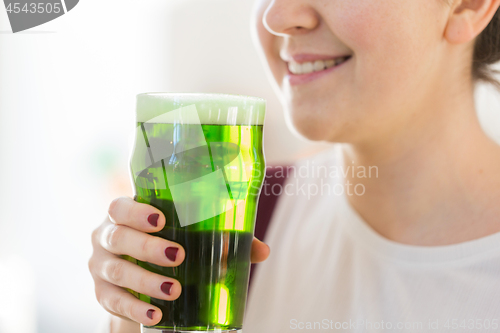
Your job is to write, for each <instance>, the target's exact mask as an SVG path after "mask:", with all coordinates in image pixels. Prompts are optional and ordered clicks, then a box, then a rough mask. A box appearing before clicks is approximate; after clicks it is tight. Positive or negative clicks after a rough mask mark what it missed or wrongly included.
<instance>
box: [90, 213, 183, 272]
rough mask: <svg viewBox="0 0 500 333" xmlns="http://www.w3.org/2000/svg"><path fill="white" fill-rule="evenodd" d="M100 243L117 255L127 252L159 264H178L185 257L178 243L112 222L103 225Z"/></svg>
mask: <svg viewBox="0 0 500 333" xmlns="http://www.w3.org/2000/svg"><path fill="white" fill-rule="evenodd" d="M99 243H100V245H101V246H102V247H103V248H104V249H106V250H107V251H109V252H111V253H114V254H116V255H124V254H126V255H129V256H131V257H134V258H136V259H138V260H141V261H147V262H150V263H152V264H155V265H159V266H168V267H171V266H178V265H180V264H181V263H182V261H183V260H184V258H185V252H184V248H183V247H182V246H181V245H180V244H178V243H174V242H171V241H168V240H166V239H163V238H161V237H157V236H152V235H148V234H146V233H144V232H141V231H137V230H135V229H132V228H130V227H127V226H124V225H118V224H113V223H110V222H109V223H106V224H105V225H104V226H103V227H102V230H101V234H100V237H99Z"/></svg>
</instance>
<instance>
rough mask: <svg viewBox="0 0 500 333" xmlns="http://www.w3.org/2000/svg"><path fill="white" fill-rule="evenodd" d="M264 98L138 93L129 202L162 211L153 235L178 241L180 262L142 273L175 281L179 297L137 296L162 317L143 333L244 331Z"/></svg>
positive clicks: (261, 172)
mask: <svg viewBox="0 0 500 333" xmlns="http://www.w3.org/2000/svg"><path fill="white" fill-rule="evenodd" d="M265 109H266V102H265V100H264V99H261V98H257V97H250V96H241V95H229V94H195V93H150V94H140V95H138V96H137V124H136V133H135V145H134V149H133V152H132V155H131V159H130V169H131V170H130V171H131V175H132V180H133V183H134V192H135V200H136V201H138V202H142V203H147V204H150V205H152V206H154V207H156V208H158V209H160V210H161V211H162V212H163V214H165V217H166V225H165V227H164V228H163V230H161V231H160V232H157V233H153V235H155V236H159V237H163V238H165V239H168V240H171V241H174V242H177V243H179V244H181V245H182V246H183V247H184V249H185V253H186V257H185V260H184V261H183V262H182V264H180V265H179V266H177V267H161V266H157V265H154V264H151V263H148V262H144V261H139V260H136V259H134V258H131V257H126V258H127V259H128V260H130V261H132V262H135V263H137V264H138V265H139V266H141V267H143V268H145V269H147V270H149V271H152V272H155V273H157V274H162V275H165V276H169V277H172V278H175V279H177V280H178V281H179V282H180V284H181V286H182V293H181V295H180V296H179V298H178V299H176V300H174V301H165V300H161V299H157V298H153V297H149V296H147V295H143V294H138V293H135V292H133V291H131V292H133V293H134V294H135V295H136V296H137V297H139V299H141V300H142V301H145V302H147V303H150V304H153V305H155V306H157V307H158V308H160V309H161V310H162V312H163V317H162V320H161V321H160V322H159V323H158V324H157V325H156V326H153V327H149V326H144V325H141V329H142V332H143V333H153V332H156V333H158V332H163V333H166V332H206V331H216V332H234V331H241V329H242V322H243V315H244V311H245V305H246V298H247V288H248V279H249V272H250V264H251V263H250V250H251V244H252V240H253V232H254V227H255V217H256V211H257V201H258V197H259V194H260V189H261V186H262V182H263V179H264V175H265V160H264V155H263V149H262V136H263V131H262V130H263V122H264V114H265Z"/></svg>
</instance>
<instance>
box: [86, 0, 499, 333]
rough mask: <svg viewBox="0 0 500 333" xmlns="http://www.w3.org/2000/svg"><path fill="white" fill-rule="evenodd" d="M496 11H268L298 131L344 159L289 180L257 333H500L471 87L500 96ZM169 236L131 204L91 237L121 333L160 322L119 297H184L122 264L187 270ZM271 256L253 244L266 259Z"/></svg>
mask: <svg viewBox="0 0 500 333" xmlns="http://www.w3.org/2000/svg"><path fill="white" fill-rule="evenodd" d="M499 6H500V0H422V1H409V0H403V1H402V0H383V1H380V0H361V1H337V0H328V1H325V0H273V1H269V0H258V1H257V3H256V7H255V9H256V10H255V13H254V21H253V22H254V28H255V31H254V32H255V36H256V37H257V39H258V43H259V46H260V50H261V51H262V52H261V54H262V55H263V59H265V61H266V63H267V65H268V68H269V73H270V74H271V75H270V78H271V80H272V82H273V84H274V87H275V89H276V92H277V93H278V95H279V97H280V99H281V101H282V104H283V106H284V109H285V110H286V114H287V119H288V122H289V124H290V125H291V126H292V128H294V129H295V130H296V131H297V132H298V133H300V134H301V135H303V136H304V137H306V138H309V139H311V140H320V141H328V142H332V143H337V144H334V145H333V146H332V149H329V150H327V151H325V152H323V153H320V154H318V155H316V156H314V157H312V158H310V159H308V160H303V161H298V162H297V163H296V165H295V167H296V168H300V167H305V168H306V169H307V170H309V174H308V175H307V176H305V177H303V176H300V175H299V173H294V174H293V175H291V176H290V177H291V178H290V179H288V180H287V183H286V184H287V185H290V186H289V187H286V186H285V187H284V189H287V191H283V194H282V195H281V197H280V200H279V202H278V206H277V208H276V211H275V213H274V215H273V218H272V223H271V226H270V229H269V232H268V234H267V236H266V242H267V243H268V244H269V246H270V248H272V250H273V255H271V256H270V258H269V259H268V260H267V261H265V262H264V263H262V264H260V266H259V269H258V270H257V275H256V276H255V277H254V280H253V282H252V290H251V293H250V300H249V306H248V309H247V315H246V318H245V320H246V322H245V324H244V326H245V332H284V331H296V330H301V329H316V330H320V329H332V330H333V329H337V330H344V331H352V332H361V331H366V330H391V329H398V330H409V331H411V330H414V331H417V330H420V331H422V330H423V331H426V330H431V329H432V330H438V331H444V330H448V329H458V330H466V329H469V330H470V329H477V330H484V329H495V327H496V328H498V325H499V324H500V323H498V319H499V318H498V313H497V312H498V309H500V286H499V283H498V277H499V273H500V219H499V216H500V205H499V204H498V203H500V147H499V146H498V145H497V144H496V143H495V142H493V141H492V140H491V139H490V138H488V137H487V135H486V134H485V133H484V132H483V130H482V129H481V127H480V125H479V122H478V120H477V117H476V111H475V105H474V87H475V84H476V83H477V82H480V81H485V82H490V83H493V84H495V85H496V86H497V87H499V88H500V83H498V82H495V81H494V79H493V77H492V71H491V70H490V69H489V67H488V65H490V64H493V63H495V62H498V61H500V14H499V12H498V8H499ZM343 60H345V61H343ZM342 61H343V62H342ZM313 168H317V171H318V172H314V170H313ZM339 169H342V170H344V171H343V172H338V173H335V174H332V172H331V171H332V170H339ZM320 170H328V173H326V172H323V173H321V172H319V171H320ZM363 170H365V172H362V171H363ZM345 171H347V172H345ZM369 171H371V173H370V172H369ZM294 178H295V179H294ZM292 180H293V181H292ZM339 186H341V187H339ZM339 188H340V189H343V190H342V191H338V189H339ZM304 189H306V190H305V191H304ZM349 190H350V192H349ZM148 221H149V222H148ZM164 223H165V220H164V217H163V215H162V214H161V212H159V211H158V210H156V209H155V208H154V207H151V206H148V205H144V204H139V203H135V202H134V201H133V200H132V199H130V198H119V199H117V200H115V201H113V202H112V204H111V205H110V209H109V218H107V219H106V220H105V221H104V222H103V224H102V225H101V226H100V227H99V228H97V229H96V230H95V232H94V233H93V246H94V254H93V256H92V258H91V259H90V261H89V267H90V271H91V273H92V276H93V277H94V280H95V285H96V295H97V299H98V300H99V302H100V303H101V305H102V306H103V307H104V308H105V309H106V310H107V311H109V312H110V313H112V314H114V315H115V316H114V317H113V321H112V325H111V332H112V333H114V332H121V333H124V332H137V330H138V327H139V326H138V323H139V322H142V323H144V324H146V325H154V324H156V323H157V322H158V321H159V320H160V318H161V313H160V310H159V309H157V308H154V307H151V305H149V304H146V303H144V302H141V301H139V300H137V299H136V298H134V297H133V296H132V295H131V294H130V293H128V292H127V291H125V290H124V289H123V288H122V287H127V288H130V289H133V290H136V291H139V292H141V293H144V294H148V295H151V296H154V297H158V298H162V299H166V300H173V299H175V298H177V297H178V296H179V293H180V290H181V288H180V286H179V285H178V282H177V281H175V280H172V279H168V278H164V277H161V276H156V275H154V274H152V273H150V272H147V271H144V270H142V269H140V268H139V267H137V266H133V265H132V264H130V265H128V264H126V263H125V262H124V261H122V260H121V259H120V258H119V257H118V256H117V255H120V254H128V255H131V256H133V257H136V258H139V259H143V260H147V261H151V262H154V263H157V264H160V265H164V266H175V265H179V264H180V263H181V262H182V260H183V258H184V252H183V249H182V247H181V246H180V245H179V244H173V243H171V242H168V241H166V240H161V239H154V238H153V237H152V236H149V235H147V234H146V233H148V232H154V231H158V230H160V229H161V228H162V226H163V225H164ZM143 245H145V246H143ZM166 248H173V249H172V250H169V251H170V255H168V253H165V252H164V249H166ZM175 249H177V250H175ZM173 252H176V253H175V255H173V254H172V253H173ZM268 255H269V248H268V247H267V246H266V245H265V244H263V243H262V242H260V241H258V240H254V243H253V248H252V260H253V261H254V262H259V261H263V260H265V259H266V258H267V257H268ZM164 282H167V285H168V286H169V290H168V292H169V294H170V295H167V294H165V293H162V291H161V288H159V286H160V285H164ZM495 316H496V317H495Z"/></svg>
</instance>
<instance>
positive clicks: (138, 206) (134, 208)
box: [108, 197, 165, 233]
mask: <svg viewBox="0 0 500 333" xmlns="http://www.w3.org/2000/svg"><path fill="white" fill-rule="evenodd" d="M108 214H109V218H110V220H111V221H112V222H113V223H115V224H120V225H126V226H128V227H131V228H133V229H136V230H140V231H143V232H149V233H151V232H156V231H160V230H161V229H163V227H164V226H165V216H163V213H162V212H161V211H160V210H159V209H157V208H155V207H153V206H151V205H147V204H143V203H139V202H136V201H134V200H133V199H132V198H129V197H120V198H117V199H115V200H113V201H112V202H111V204H110V205H109V209H108Z"/></svg>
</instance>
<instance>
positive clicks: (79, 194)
mask: <svg viewBox="0 0 500 333" xmlns="http://www.w3.org/2000/svg"><path fill="white" fill-rule="evenodd" d="M252 6H253V1H252V0H168V1H166V0H142V1H140V2H139V1H130V0H107V1H97V0H82V1H81V2H80V3H79V4H78V6H77V7H76V8H75V9H74V10H72V11H71V12H69V13H68V14H66V15H64V16H62V17H60V18H59V19H57V20H55V21H52V22H49V23H47V24H44V25H42V26H39V27H36V28H33V29H31V30H28V31H26V32H22V33H18V34H12V33H11V32H10V26H9V23H8V18H7V14H6V12H5V9H4V7H0V184H1V187H0V199H1V200H0V202H1V204H0V333H13V332H16V333H34V332H39V333H62V332H67V331H68V330H71V332H74V333H92V332H93V331H94V330H95V329H96V328H97V325H99V323H100V322H101V321H102V320H103V318H105V317H106V316H107V312H105V311H104V310H102V308H101V307H100V305H99V304H98V303H97V301H96V300H95V296H94V289H93V282H92V278H91V276H90V274H89V272H88V269H87V261H88V259H89V258H90V255H91V252H92V249H91V244H90V234H91V232H92V230H93V229H94V228H95V227H97V226H98V225H99V224H100V223H101V221H102V220H103V218H104V217H105V216H106V212H107V208H108V205H109V203H110V202H111V200H112V199H113V198H115V197H118V196H121V195H132V190H131V186H130V179H129V176H128V158H129V153H130V149H131V148H132V140H133V137H132V136H131V134H132V130H133V129H134V108H135V95H136V94H138V93H141V92H152V91H173V92H224V93H233V94H243V95H253V96H259V97H263V98H265V99H267V101H268V110H267V115H266V126H265V153H266V160H267V162H268V163H269V164H277V163H290V162H292V161H293V160H294V159H296V158H297V157H299V156H305V155H308V154H312V153H314V152H316V151H318V150H321V149H323V148H324V147H325V145H322V144H314V143H311V142H307V141H305V140H304V139H300V138H297V137H295V136H294V135H293V134H292V133H291V132H290V131H289V130H288V129H287V127H286V125H285V121H284V117H283V112H282V109H281V106H280V104H279V101H278V100H277V98H276V96H275V95H274V92H273V90H272V87H271V85H270V83H269V82H268V80H267V77H266V72H265V71H264V68H263V66H262V64H261V62H260V59H259V57H258V54H257V52H256V50H255V49H254V46H253V44H252V39H251V35H250V30H249V27H250V13H251V10H252ZM477 95H478V97H477V103H478V110H479V117H480V120H481V122H482V124H483V126H484V128H485V130H486V131H487V132H488V134H490V135H491V136H492V137H493V138H494V139H496V140H497V142H500V96H499V94H497V93H495V92H494V91H493V90H492V89H491V88H489V87H487V86H481V87H479V88H478V90H477Z"/></svg>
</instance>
